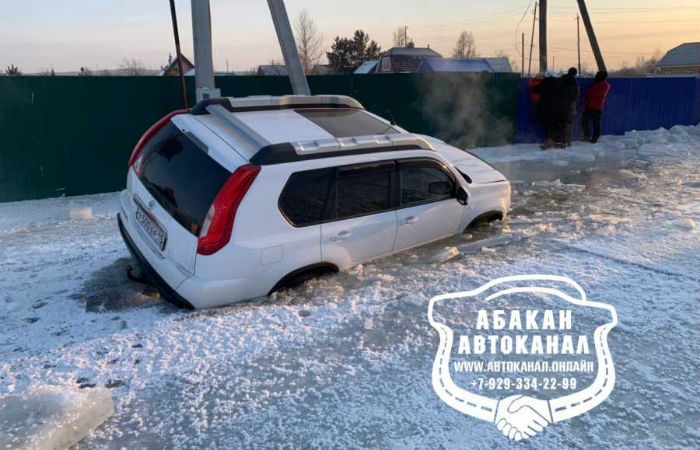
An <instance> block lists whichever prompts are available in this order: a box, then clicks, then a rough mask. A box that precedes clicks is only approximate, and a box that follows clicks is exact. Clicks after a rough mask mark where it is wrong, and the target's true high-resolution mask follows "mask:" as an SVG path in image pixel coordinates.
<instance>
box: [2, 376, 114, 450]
mask: <svg viewBox="0 0 700 450" xmlns="http://www.w3.org/2000/svg"><path fill="white" fill-rule="evenodd" d="M113 412H114V406H113V405H112V395H111V394H110V391H109V390H108V389H87V390H75V389H66V388H62V387H55V386H41V387H37V388H34V389H30V390H29V391H28V392H27V393H25V394H23V395H7V396H5V397H2V398H0V448H1V449H18V450H20V449H21V450H62V449H65V448H68V447H70V446H71V445H73V444H75V443H77V442H78V441H80V440H81V439H83V438H84V437H86V436H87V435H88V434H90V432H91V431H92V430H94V429H95V428H97V427H98V426H99V425H100V424H102V422H104V421H105V420H106V419H107V418H108V417H109V416H111V415H112V413H113Z"/></svg>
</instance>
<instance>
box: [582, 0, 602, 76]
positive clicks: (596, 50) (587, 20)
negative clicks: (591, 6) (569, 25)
mask: <svg viewBox="0 0 700 450" xmlns="http://www.w3.org/2000/svg"><path fill="white" fill-rule="evenodd" d="M577 1H578V9H579V11H581V18H582V19H583V25H584V26H585V27H586V33H588V40H589V41H590V43H591V48H592V49H593V56H595V62H596V64H597V65H598V70H601V71H607V69H606V68H605V61H604V60H603V54H602V53H601V52H600V47H599V46H598V39H596V37H595V32H594V31H593V24H592V23H591V17H590V16H589V15H588V9H587V8H586V2H585V0H577Z"/></svg>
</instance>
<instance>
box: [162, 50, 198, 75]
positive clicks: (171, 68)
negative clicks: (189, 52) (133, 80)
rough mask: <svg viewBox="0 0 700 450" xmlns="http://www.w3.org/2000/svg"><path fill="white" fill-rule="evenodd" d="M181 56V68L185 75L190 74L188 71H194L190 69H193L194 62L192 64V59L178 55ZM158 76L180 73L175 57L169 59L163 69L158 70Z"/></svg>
mask: <svg viewBox="0 0 700 450" xmlns="http://www.w3.org/2000/svg"><path fill="white" fill-rule="evenodd" d="M180 57H181V58H182V70H183V71H184V72H185V75H188V74H190V72H192V73H194V71H193V70H192V69H194V64H192V61H190V60H189V59H187V57H185V56H183V55H180ZM159 75H160V76H162V77H165V76H176V75H180V71H179V68H178V64H177V58H175V59H172V60H171V61H169V62H168V64H167V65H166V66H165V67H163V70H161V71H160V74H159Z"/></svg>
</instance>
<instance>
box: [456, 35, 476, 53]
mask: <svg viewBox="0 0 700 450" xmlns="http://www.w3.org/2000/svg"><path fill="white" fill-rule="evenodd" d="M476 56H477V54H476V41H475V40H474V35H473V34H472V33H471V32H470V31H462V32H461V33H460V34H459V38H458V39H457V44H456V45H455V48H454V49H453V50H452V57H453V58H474V57H476Z"/></svg>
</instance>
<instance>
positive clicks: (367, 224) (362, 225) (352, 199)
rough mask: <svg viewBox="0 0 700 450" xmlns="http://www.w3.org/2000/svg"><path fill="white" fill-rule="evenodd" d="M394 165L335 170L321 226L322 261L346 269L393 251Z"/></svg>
mask: <svg viewBox="0 0 700 450" xmlns="http://www.w3.org/2000/svg"><path fill="white" fill-rule="evenodd" d="M395 176H396V166H395V163H394V161H387V162H378V163H366V164H357V165H351V166H344V167H339V168H337V169H336V177H335V183H334V186H333V188H332V190H331V200H330V201H329V206H328V209H329V211H327V214H326V216H327V217H326V220H325V223H323V224H322V225H321V254H322V256H323V259H324V261H329V262H333V263H334V264H336V265H338V267H339V268H340V269H346V268H348V267H351V266H353V265H355V264H357V263H360V262H362V261H366V260H369V259H372V258H376V257H379V256H383V255H387V254H389V253H391V252H392V251H393V249H394V240H395V238H396V211H395V200H394V193H393V188H392V186H393V184H394V179H395Z"/></svg>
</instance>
